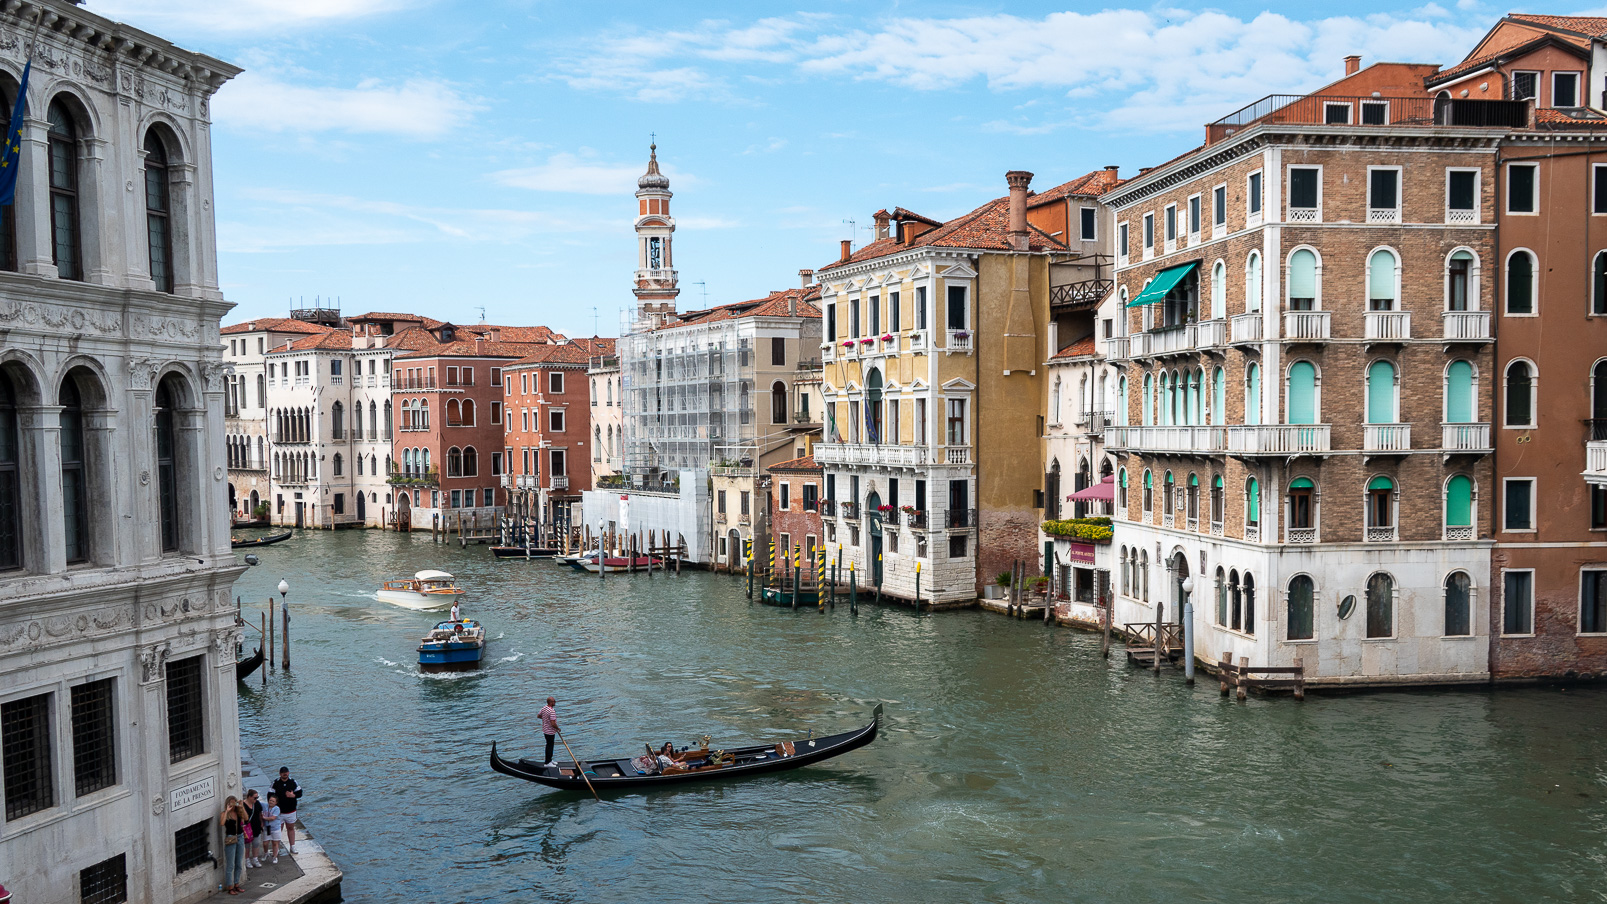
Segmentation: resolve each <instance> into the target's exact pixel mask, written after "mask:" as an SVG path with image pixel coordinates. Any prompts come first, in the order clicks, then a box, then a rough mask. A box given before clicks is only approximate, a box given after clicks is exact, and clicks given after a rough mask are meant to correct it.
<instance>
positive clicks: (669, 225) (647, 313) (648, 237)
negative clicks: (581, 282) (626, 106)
mask: <svg viewBox="0 0 1607 904" xmlns="http://www.w3.org/2000/svg"><path fill="white" fill-rule="evenodd" d="M670 197H671V194H670V179H669V177H668V176H666V175H664V174H663V173H661V172H659V170H658V144H657V143H655V144H653V145H651V146H650V147H649V149H648V158H647V172H646V173H644V174H643V175H642V177H641V178H640V179H637V180H636V245H637V247H636V289H635V292H636V317H637V320H639V321H648V322H651V323H653V324H654V325H655V326H656V325H660V324H662V323H663V322H664V321H666V320H668V319H669V318H671V317H673V316H675V297H676V296H677V295H679V294H681V290H680V288H678V287H677V285H676V280H677V276H676V273H675V253H674V247H673V246H674V241H675V219H674V218H673V217H671V216H670Z"/></svg>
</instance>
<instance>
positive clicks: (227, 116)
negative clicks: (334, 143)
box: [212, 72, 479, 139]
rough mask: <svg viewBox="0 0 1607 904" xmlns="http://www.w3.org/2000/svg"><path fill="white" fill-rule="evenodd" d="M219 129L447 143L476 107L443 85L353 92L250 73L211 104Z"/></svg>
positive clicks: (375, 84)
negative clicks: (377, 136) (363, 135)
mask: <svg viewBox="0 0 1607 904" xmlns="http://www.w3.org/2000/svg"><path fill="white" fill-rule="evenodd" d="M212 109H213V118H214V119H216V121H217V122H218V123H219V124H221V125H224V126H229V127H233V128H240V129H248V130H255V131H270V132H330V131H336V132H353V133H367V134H384V135H399V136H402V137H406V138H417V139H430V138H445V137H451V133H452V131H453V130H454V129H456V128H458V127H459V126H462V125H463V124H465V123H466V122H468V120H469V117H470V114H471V113H472V112H473V111H474V110H477V109H479V106H478V104H477V103H476V102H475V101H473V100H471V99H469V98H467V97H465V96H464V95H462V94H460V93H458V91H457V90H456V89H454V88H452V87H450V86H449V85H447V84H445V83H444V82H438V81H430V80H428V79H409V80H407V81H405V82H402V83H400V84H386V83H384V82H381V81H379V80H377V79H367V80H364V81H362V82H359V83H358V84H357V86H356V87H353V88H330V87H315V86H309V85H299V84H291V83H289V82H284V81H279V80H277V79H275V78H273V77H272V76H268V75H263V74H258V73H254V72H245V73H242V74H241V75H240V76H239V77H237V78H235V79H234V80H233V81H232V82H230V83H228V84H227V85H224V86H223V88H222V90H220V91H219V92H218V95H217V98H216V100H215V101H214V102H213V108H212Z"/></svg>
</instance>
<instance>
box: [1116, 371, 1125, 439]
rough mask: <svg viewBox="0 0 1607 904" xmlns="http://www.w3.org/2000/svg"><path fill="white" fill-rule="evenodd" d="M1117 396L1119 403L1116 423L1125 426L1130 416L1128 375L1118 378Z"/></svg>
mask: <svg viewBox="0 0 1607 904" xmlns="http://www.w3.org/2000/svg"><path fill="white" fill-rule="evenodd" d="M1116 396H1117V398H1118V399H1119V403H1118V405H1117V407H1116V423H1117V424H1119V425H1121V426H1123V427H1125V426H1127V417H1128V415H1127V378H1126V377H1121V378H1119V379H1117V380H1116Z"/></svg>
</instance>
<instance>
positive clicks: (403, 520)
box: [396, 492, 413, 530]
mask: <svg viewBox="0 0 1607 904" xmlns="http://www.w3.org/2000/svg"><path fill="white" fill-rule="evenodd" d="M412 509H413V497H412V496H411V495H409V494H408V493H406V492H401V493H397V494H396V527H397V529H398V530H409V529H411V528H412V526H413V511H412Z"/></svg>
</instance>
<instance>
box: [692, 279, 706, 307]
mask: <svg viewBox="0 0 1607 904" xmlns="http://www.w3.org/2000/svg"><path fill="white" fill-rule="evenodd" d="M692 285H694V286H698V287H700V288H701V289H703V306H704V307H705V308H706V307H708V306H709V284H708V283H706V282H704V281H703V280H701V279H700V280H698V281H697V282H695V283H693V284H692Z"/></svg>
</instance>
